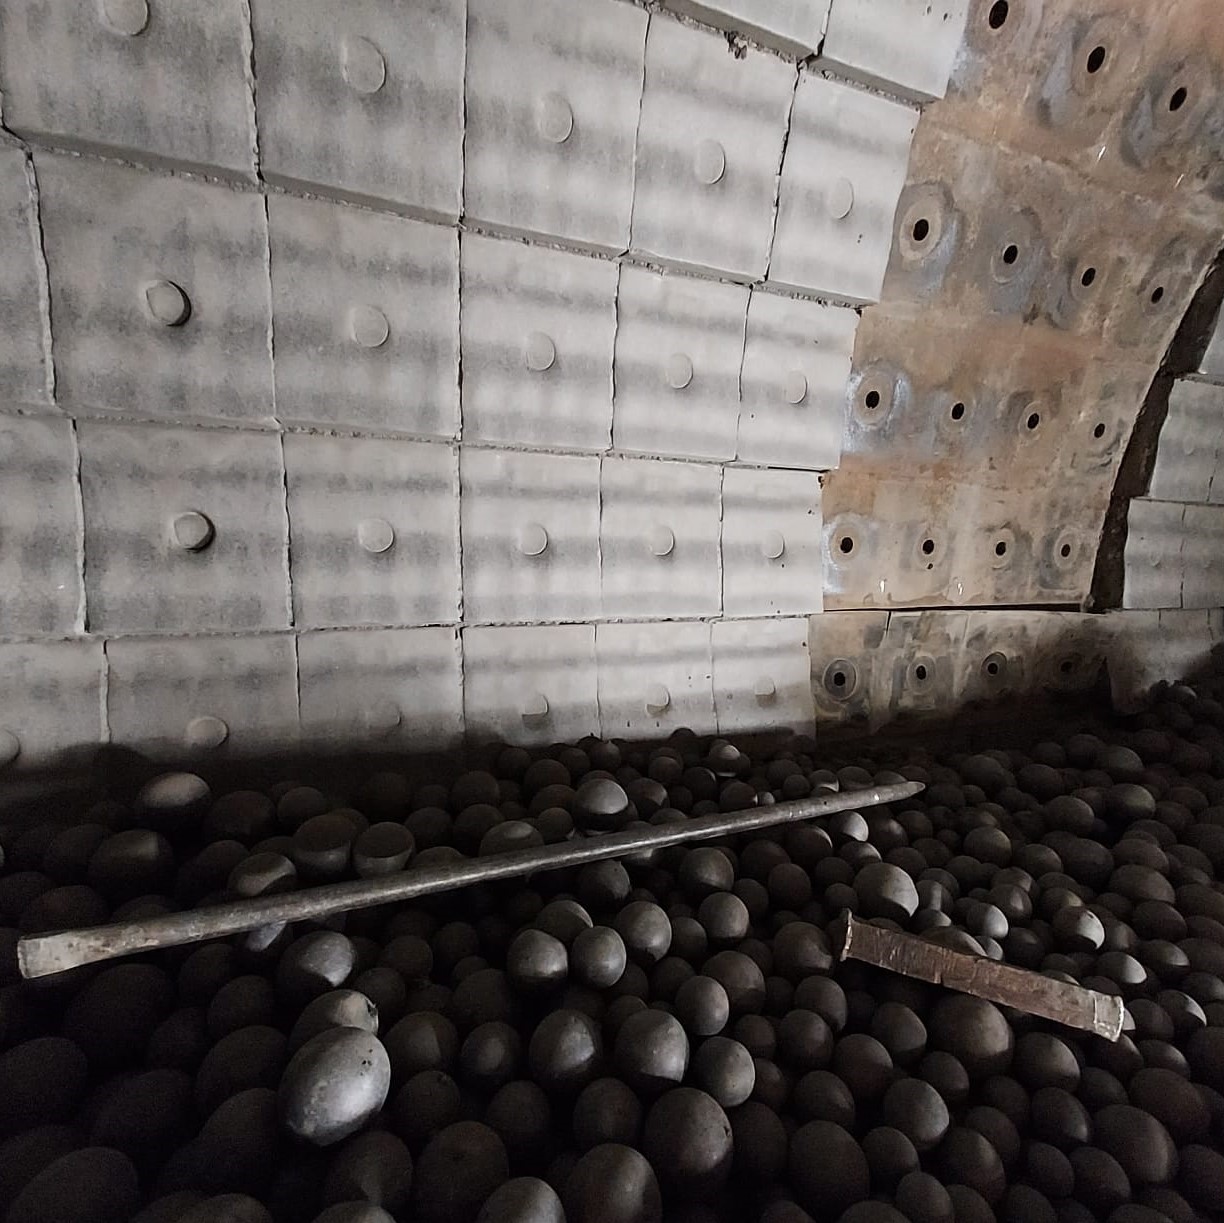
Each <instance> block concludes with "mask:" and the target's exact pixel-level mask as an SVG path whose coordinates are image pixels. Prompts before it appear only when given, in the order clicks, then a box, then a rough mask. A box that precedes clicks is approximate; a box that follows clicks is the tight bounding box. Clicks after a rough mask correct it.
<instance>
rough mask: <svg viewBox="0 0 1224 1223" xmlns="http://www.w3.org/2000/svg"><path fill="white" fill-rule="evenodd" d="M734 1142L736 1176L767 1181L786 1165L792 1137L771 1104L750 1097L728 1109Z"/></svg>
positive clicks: (755, 1181) (756, 1180)
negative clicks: (769, 1105) (737, 1105)
mask: <svg viewBox="0 0 1224 1223" xmlns="http://www.w3.org/2000/svg"><path fill="white" fill-rule="evenodd" d="M727 1119H728V1120H729V1121H730V1122H731V1137H732V1144H733V1146H734V1156H733V1164H732V1167H733V1174H734V1176H735V1178H736V1179H737V1180H741V1181H742V1180H747V1181H749V1182H751V1183H754V1184H755V1183H765V1184H768V1183H770V1182H772V1181H775V1180H777V1179H778V1177H779V1176H781V1174H782V1171H783V1169H784V1168H785V1167H786V1153H787V1146H788V1143H789V1139H788V1137H787V1133H786V1126H785V1125H784V1124H783V1123H782V1119H781V1117H779V1116H778V1114H777V1113H776V1112H774V1110H773V1109H772V1108H769V1107H767V1106H766V1105H764V1104H762V1103H761V1102H760V1101H759V1100H749V1101H748V1102H747V1103H746V1104H741V1105H740V1106H739V1108H733V1109H732V1110H731V1111H730V1112H729V1113H727Z"/></svg>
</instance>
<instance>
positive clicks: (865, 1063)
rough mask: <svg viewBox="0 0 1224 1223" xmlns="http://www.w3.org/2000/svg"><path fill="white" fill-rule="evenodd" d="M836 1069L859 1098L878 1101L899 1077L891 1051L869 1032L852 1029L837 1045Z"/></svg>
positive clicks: (833, 1063) (834, 1064) (834, 1062)
mask: <svg viewBox="0 0 1224 1223" xmlns="http://www.w3.org/2000/svg"><path fill="white" fill-rule="evenodd" d="M832 1068H833V1073H834V1074H836V1075H837V1077H838V1078H839V1079H841V1080H842V1082H844V1083H845V1084H846V1086H847V1087H849V1088H850V1090H851V1092H853V1093H854V1098H855V1100H862V1101H875V1100H878V1099H879V1098H880V1097H881V1096H882V1095H883V1094H884V1092H885V1091H886V1090H887V1088H888V1085H889V1084H890V1083H891V1082H892V1081H893V1078H894V1077H895V1068H894V1066H893V1061H892V1057H891V1056H890V1055H889V1052H888V1050H887V1049H885V1048H884V1046H883V1045H882V1044H881V1043H880V1042H879V1041H878V1040H876V1038H875V1037H874V1036H868V1035H867V1034H866V1033H865V1032H851V1033H850V1034H849V1035H847V1036H843V1037H842V1038H841V1039H840V1040H839V1041H838V1042H837V1043H836V1044H835V1045H834V1046H833V1062H832Z"/></svg>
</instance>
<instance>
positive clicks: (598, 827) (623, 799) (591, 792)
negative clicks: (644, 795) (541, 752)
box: [528, 765, 633, 832]
mask: <svg viewBox="0 0 1224 1223" xmlns="http://www.w3.org/2000/svg"><path fill="white" fill-rule="evenodd" d="M532 767H533V768H534V767H535V766H534V765H533V766H532ZM530 772H531V770H530V769H529V770H528V773H529V774H530ZM573 816H574V823H575V824H577V825H578V827H579V828H589V829H592V830H595V831H598V832H614V831H615V830H616V829H618V828H621V827H623V826H624V825H625V824H627V823H628V822H629V820H630V819H632V818H633V814H632V811H631V810H630V806H629V795H628V794H626V793H625V790H624V787H623V786H621V785H620V784H619V783H617V782H615V781H613V780H612V779H611V778H606V777H596V778H592V779H591V780H590V781H584V782H583V783H582V785H580V786H579V787H578V789H577V790H576V791H575V793H574V798H573Z"/></svg>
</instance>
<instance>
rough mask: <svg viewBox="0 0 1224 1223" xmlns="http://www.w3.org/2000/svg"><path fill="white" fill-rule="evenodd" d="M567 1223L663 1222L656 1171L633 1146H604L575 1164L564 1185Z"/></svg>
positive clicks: (592, 1151)
mask: <svg viewBox="0 0 1224 1223" xmlns="http://www.w3.org/2000/svg"><path fill="white" fill-rule="evenodd" d="M564 1203H565V1220H566V1223H662V1218H663V1201H662V1195H661V1194H660V1192H659V1181H658V1178H657V1177H656V1176H655V1170H654V1169H653V1168H652V1167H651V1165H650V1163H649V1162H648V1161H647V1160H646V1158H645V1157H644V1156H643V1155H642V1154H641V1152H639V1151H636V1150H634V1149H633V1148H632V1147H628V1146H622V1145H620V1144H618V1143H610V1142H609V1143H603V1144H601V1145H600V1146H597V1147H592V1148H591V1149H590V1150H589V1151H587V1152H586V1154H585V1155H583V1156H582V1157H581V1158H580V1159H579V1160H578V1162H577V1163H576V1164H575V1165H574V1168H573V1171H571V1172H570V1174H569V1178H568V1179H567V1181H566V1184H565V1194H564Z"/></svg>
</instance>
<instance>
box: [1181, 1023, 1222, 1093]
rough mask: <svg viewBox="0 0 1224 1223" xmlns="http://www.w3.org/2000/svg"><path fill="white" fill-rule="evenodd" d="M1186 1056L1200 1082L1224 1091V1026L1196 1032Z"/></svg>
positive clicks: (1187, 1048)
mask: <svg viewBox="0 0 1224 1223" xmlns="http://www.w3.org/2000/svg"><path fill="white" fill-rule="evenodd" d="M1186 1057H1187V1058H1188V1059H1189V1062H1190V1068H1191V1069H1192V1070H1193V1071H1194V1077H1195V1078H1196V1079H1198V1080H1199V1082H1202V1083H1206V1084H1207V1085H1208V1086H1209V1087H1214V1088H1215V1089H1216V1091H1224V1028H1221V1027H1210V1028H1203V1029H1202V1030H1201V1031H1198V1032H1195V1034H1194V1035H1193V1036H1191V1037H1190V1043H1189V1045H1188V1046H1187V1047H1186Z"/></svg>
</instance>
